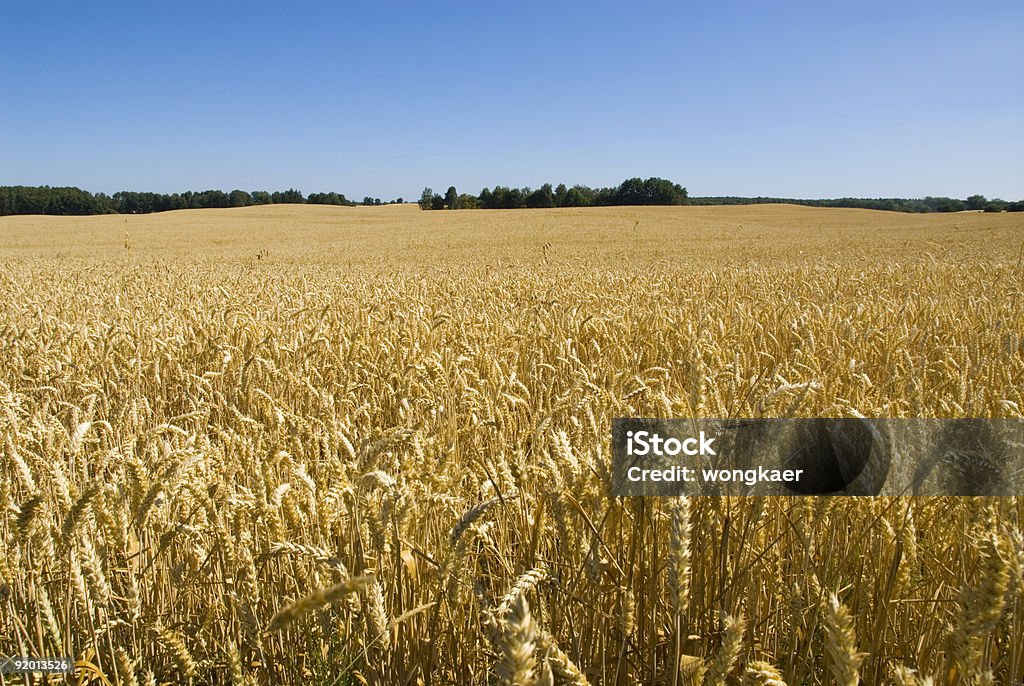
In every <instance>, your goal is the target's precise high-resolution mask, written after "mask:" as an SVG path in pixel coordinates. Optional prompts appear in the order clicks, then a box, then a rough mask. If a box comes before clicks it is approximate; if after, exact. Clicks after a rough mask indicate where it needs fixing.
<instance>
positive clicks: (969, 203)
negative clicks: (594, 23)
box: [419, 177, 1024, 212]
mask: <svg viewBox="0 0 1024 686" xmlns="http://www.w3.org/2000/svg"><path fill="white" fill-rule="evenodd" d="M764 203H773V204H778V203H787V204H791V205H807V206H810V207H857V208H862V209H868V210H889V211H893V212H960V211H961V210H984V211H986V212H1002V211H1004V210H1005V211H1007V212H1021V211H1024V200H1021V201H1017V202H1007V201H1006V200H1000V199H998V198H995V199H992V200H988V199H987V198H985V196H983V195H972V196H970V197H968V198H967V199H965V200H959V199H957V198H935V197H930V196H929V197H927V198H918V199H907V198H836V199H832V200H801V199H794V198H768V197H757V198H740V197H735V196H713V197H703V198H691V197H690V196H689V194H688V193H687V192H686V189H685V188H683V187H682V186H680V185H679V184H677V183H673V182H671V181H667V180H665V179H659V178H657V177H652V178H649V179H639V178H634V179H626V180H625V181H623V182H622V183H621V184H619V185H618V186H616V187H614V188H590V187H588V186H572V187H571V188H570V187H568V186H566V185H565V184H564V183H560V184H558V186H557V187H552V186H551V184H550V183H546V184H544V185H543V186H541V187H540V188H537V189H531V188H529V187H527V188H509V187H507V186H495V187H494V190H491V189H489V188H484V189H483V190H482V191H480V194H479V195H472V194H468V193H461V194H460V193H459V192H458V191H457V190H456V189H455V186H449V187H448V191H447V192H446V193H445V194H444V195H440V194H439V193H435V192H434V191H433V189H431V188H424V189H423V193H422V195H420V200H419V206H420V209H423V210H475V209H482V210H497V209H503V210H509V209H519V208H540V207H608V206H617V205H757V204H764Z"/></svg>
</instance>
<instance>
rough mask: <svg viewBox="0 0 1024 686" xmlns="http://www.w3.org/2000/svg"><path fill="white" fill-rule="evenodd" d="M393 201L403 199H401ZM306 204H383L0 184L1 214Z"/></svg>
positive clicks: (283, 194)
mask: <svg viewBox="0 0 1024 686" xmlns="http://www.w3.org/2000/svg"><path fill="white" fill-rule="evenodd" d="M391 202H392V203H401V202H404V200H402V198H398V199H397V200H392V201H391ZM289 203H305V204H309V205H346V206H352V205H357V204H363V205H382V204H384V203H382V202H381V200H380V198H363V202H362V203H356V202H353V201H352V200H349V199H348V198H346V197H345V196H344V194H342V193H310V194H309V196H308V197H306V196H303V195H302V193H301V192H300V191H297V190H295V189H294V188H290V189H288V190H286V191H274V192H269V191H251V192H250V191H241V190H233V191H229V192H224V191H186V192H184V193H171V194H166V193H137V192H135V191H121V192H119V193H114V194H113V195H106V194H104V193H90V192H88V191H83V190H82V189H81V188H74V187H51V186H0V216H3V215H8V214H64V215H87V214H148V213H150V212H166V211H167V210H188V209H202V208H220V207H249V206H250V205H279V204H289Z"/></svg>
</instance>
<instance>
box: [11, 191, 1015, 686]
mask: <svg viewBox="0 0 1024 686" xmlns="http://www.w3.org/2000/svg"><path fill="white" fill-rule="evenodd" d="M127 223H128V228H127V233H128V235H127V239H126V236H125V218H124V217H93V218H25V217H16V218H4V219H2V220H0V264H3V270H2V271H0V302H2V303H3V308H2V309H0V332H2V335H0V435H2V444H0V470H2V471H0V473H2V474H3V478H2V480H0V654H4V653H10V654H16V653H27V654H33V655H52V654H63V653H73V654H74V655H76V656H84V655H88V654H90V653H89V651H90V649H94V650H95V653H94V657H93V658H92V664H93V665H94V666H95V667H96V668H97V669H98V670H100V671H102V672H103V673H105V674H106V675H107V676H108V678H109V679H110V681H111V683H115V684H117V683H125V684H129V683H150V682H151V680H153V679H155V681H157V682H172V683H181V682H187V681H188V680H189V679H191V680H192V682H193V683H210V682H216V683H267V684H269V683H311V682H312V683H321V684H351V683H359V682H360V679H362V680H364V681H366V682H368V683H383V684H401V683H416V681H417V679H422V680H423V681H425V682H431V683H458V684H484V683H495V682H502V683H517V684H518V683H531V684H532V683H538V684H544V683H552V682H553V683H573V684H582V683H587V682H589V683H593V684H613V683H622V684H625V683H657V684H689V683H700V682H701V680H702V679H703V680H705V681H706V682H708V683H710V682H714V683H725V684H735V683H739V682H740V681H741V679H742V680H746V682H748V683H766V684H768V683H771V684H779V683H788V684H831V683H836V682H837V681H838V682H840V683H857V680H858V679H860V680H861V682H862V683H867V684H875V683H888V680H890V679H892V680H895V681H894V682H896V683H926V682H927V680H928V679H934V681H935V683H937V684H943V683H948V684H960V683H969V684H974V683H978V684H981V683H1014V682H1015V681H1017V682H1019V681H1021V680H1022V679H1024V648H1022V646H1024V602H1022V600H1021V598H1022V595H1024V549H1022V538H1021V533H1020V531H1021V528H1022V517H1024V504H1022V502H1021V501H1020V500H1018V499H1009V498H1007V499H997V500H996V499H994V500H985V499H972V498H962V499H940V498H936V499H924V498H921V499H896V498H876V499H866V498H864V499H853V498H850V499H825V498H821V499H810V498H806V499H798V498H794V499H755V498H749V499H742V498H741V499H715V498H698V499H692V500H690V501H688V502H685V503H675V502H670V501H667V500H663V499H646V500H643V499H620V500H615V499H612V498H610V497H609V496H608V489H607V486H608V484H607V481H606V479H605V476H606V475H607V470H608V457H609V455H608V440H609V435H610V419H611V418H612V417H614V416H627V415H640V416H690V415H698V416H752V415H756V414H763V415H765V416H784V415H836V416H844V415H850V414H853V413H861V414H864V415H868V416H871V415H874V416H922V417H929V416H993V417H996V416H998V417H1020V416H1021V408H1024V391H1022V389H1024V383H1022V381H1024V341H1022V338H1021V332H1022V331H1024V307H1022V303H1021V296H1022V294H1024V276H1022V272H1024V270H1022V268H1021V266H1022V265H1021V250H1022V241H1024V218H1020V217H1019V216H1011V215H998V216H992V215H981V214H958V215H941V216H940V215H931V216H915V215H902V214H890V213H877V212H870V211H862V210H826V209H811V208H793V207H784V206H769V207H743V208H672V209H653V208H647V209H621V208H619V209H599V210H577V211H564V210H563V211H517V212H455V213H451V212H432V213H421V212H419V211H418V210H416V209H414V208H407V207H385V208H317V207H295V208H281V207H271V208H249V209H246V210H235V211H208V212H207V211H190V212H182V213H168V214H165V215H154V216H146V217H128V222H127ZM126 245H127V246H128V247H126ZM257 257H258V259H257ZM787 389H799V390H796V391H794V390H787ZM808 389H809V390H808ZM909 670H916V674H914V673H911V672H910V671H909Z"/></svg>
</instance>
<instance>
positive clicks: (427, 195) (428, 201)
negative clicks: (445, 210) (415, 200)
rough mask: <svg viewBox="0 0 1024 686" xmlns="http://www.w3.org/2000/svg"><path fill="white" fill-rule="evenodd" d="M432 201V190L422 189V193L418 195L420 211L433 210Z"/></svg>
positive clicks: (428, 187) (428, 188)
mask: <svg viewBox="0 0 1024 686" xmlns="http://www.w3.org/2000/svg"><path fill="white" fill-rule="evenodd" d="M433 200H434V189H433V188H431V187H430V186H427V187H426V188H424V189H423V193H421V194H420V202H419V205H420V209H421V210H430V209H433Z"/></svg>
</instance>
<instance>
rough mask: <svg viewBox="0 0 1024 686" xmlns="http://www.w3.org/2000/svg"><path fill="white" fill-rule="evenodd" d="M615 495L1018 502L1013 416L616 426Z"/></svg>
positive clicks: (1023, 431)
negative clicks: (1011, 498) (964, 498)
mask: <svg viewBox="0 0 1024 686" xmlns="http://www.w3.org/2000/svg"><path fill="white" fill-rule="evenodd" d="M612 456H613V483H612V487H613V492H614V493H615V495H617V496H639V495H999V496H1010V495H1024V420H1020V419H825V418H818V419H615V420H614V421H613V423H612Z"/></svg>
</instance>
